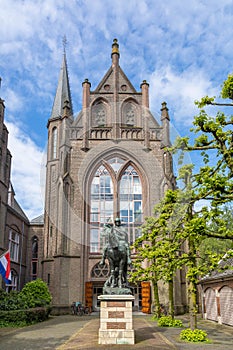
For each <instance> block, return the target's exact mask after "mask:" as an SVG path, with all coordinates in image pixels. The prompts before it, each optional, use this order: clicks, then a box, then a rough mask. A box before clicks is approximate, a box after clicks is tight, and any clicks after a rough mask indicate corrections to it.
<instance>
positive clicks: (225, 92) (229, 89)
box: [221, 74, 233, 100]
mask: <svg viewBox="0 0 233 350" xmlns="http://www.w3.org/2000/svg"><path fill="white" fill-rule="evenodd" d="M221 96H222V98H230V99H231V100H233V74H229V75H228V78H227V80H225V81H224V83H223V86H222V92H221Z"/></svg>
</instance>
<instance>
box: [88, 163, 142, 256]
mask: <svg viewBox="0 0 233 350" xmlns="http://www.w3.org/2000/svg"><path fill="white" fill-rule="evenodd" d="M117 216H119V217H120V219H121V221H122V224H123V225H124V228H125V229H126V230H128V235H129V240H130V243H131V244H132V243H133V242H134V241H135V239H136V238H137V237H138V236H139V235H140V228H139V227H140V226H141V224H142V185H141V180H140V176H139V174H138V172H137V170H136V168H135V167H134V165H133V164H132V163H129V164H127V161H126V160H124V159H122V158H120V157H113V158H111V159H109V160H107V161H104V162H102V164H101V165H100V166H99V167H98V169H97V170H96V172H95V174H94V176H93V178H92V182H91V201H90V225H91V228H90V251H91V252H92V253H99V252H101V250H102V247H103V243H104V242H103V239H104V238H103V237H102V236H101V231H102V229H103V227H104V224H106V223H107V222H108V221H112V222H113V221H114V219H115V218H116V217H117Z"/></svg>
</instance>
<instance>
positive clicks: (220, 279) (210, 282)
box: [200, 258, 233, 326]
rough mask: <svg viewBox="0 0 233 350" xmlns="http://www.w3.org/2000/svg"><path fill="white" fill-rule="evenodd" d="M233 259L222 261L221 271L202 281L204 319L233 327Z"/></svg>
mask: <svg viewBox="0 0 233 350" xmlns="http://www.w3.org/2000/svg"><path fill="white" fill-rule="evenodd" d="M232 267H233V258H229V259H227V260H221V261H220V263H219V270H216V271H213V272H211V273H210V274H209V275H208V276H205V278H203V279H202V280H201V281H200V285H201V287H202V310H203V317H204V318H205V319H208V320H212V321H216V322H218V323H220V324H222V323H223V324H228V325H229V326H233V313H232V305H233V269H232Z"/></svg>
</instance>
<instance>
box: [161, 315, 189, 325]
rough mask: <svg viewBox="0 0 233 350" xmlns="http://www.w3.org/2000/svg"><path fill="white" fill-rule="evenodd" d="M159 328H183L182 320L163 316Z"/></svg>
mask: <svg viewBox="0 0 233 350" xmlns="http://www.w3.org/2000/svg"><path fill="white" fill-rule="evenodd" d="M158 326H159V327H183V323H182V321H181V320H176V319H174V318H172V317H171V316H162V317H160V318H159V319H158Z"/></svg>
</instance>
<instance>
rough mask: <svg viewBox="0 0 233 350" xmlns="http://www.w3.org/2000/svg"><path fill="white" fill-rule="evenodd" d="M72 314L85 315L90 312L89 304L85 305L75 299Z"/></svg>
mask: <svg viewBox="0 0 233 350" xmlns="http://www.w3.org/2000/svg"><path fill="white" fill-rule="evenodd" d="M71 313H72V315H77V316H83V315H89V314H90V308H89V307H88V306H83V305H82V303H80V301H76V302H75V301H74V302H73V303H72V305H71Z"/></svg>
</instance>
